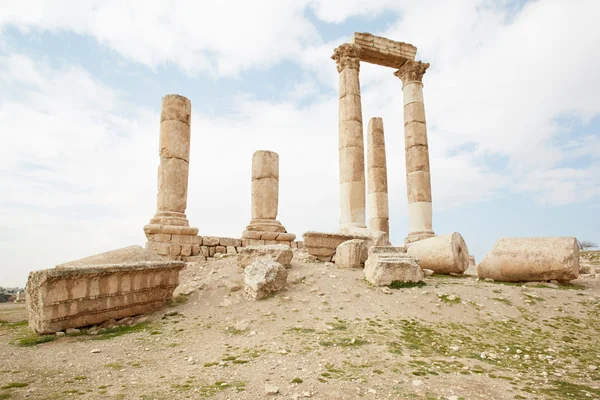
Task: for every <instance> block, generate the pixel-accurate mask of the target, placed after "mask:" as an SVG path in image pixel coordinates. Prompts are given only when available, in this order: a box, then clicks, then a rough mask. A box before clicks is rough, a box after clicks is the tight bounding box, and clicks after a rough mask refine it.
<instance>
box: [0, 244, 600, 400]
mask: <svg viewBox="0 0 600 400" xmlns="http://www.w3.org/2000/svg"><path fill="white" fill-rule="evenodd" d="M242 280H243V275H242V272H241V270H240V269H239V268H238V267H237V265H236V258H235V257H225V258H223V259H221V260H211V261H207V262H202V263H197V264H190V265H189V266H188V267H187V268H186V269H185V270H184V271H183V272H182V274H181V282H182V284H181V285H180V287H179V288H178V290H177V292H176V294H177V296H176V297H175V298H174V301H172V302H171V303H170V304H169V306H168V307H166V308H165V309H163V310H160V311H158V312H156V313H153V314H151V315H148V316H147V317H148V321H146V322H142V323H139V324H137V325H133V326H125V327H120V328H118V327H117V328H113V329H111V330H108V331H104V332H102V331H101V332H99V333H96V334H89V332H86V331H82V332H79V333H72V334H68V335H66V336H62V337H56V335H52V336H49V337H43V338H37V337H35V336H33V335H32V334H31V332H30V331H29V328H28V327H27V324H26V322H22V321H24V320H25V319H26V316H27V315H26V311H25V306H24V305H22V304H3V305H1V307H0V320H2V322H1V323H0V356H1V359H2V360H3V366H2V367H1V368H0V369H1V371H0V387H1V389H0V399H21V398H29V399H64V398H78V399H147V400H148V399H196V398H214V399H263V398H280V399H302V398H314V399H331V400H333V399H357V398H365V399H450V400H458V399H565V398H570V399H600V381H599V380H600V369H598V367H600V344H599V341H598V337H599V333H600V319H599V318H598V317H599V316H600V279H597V278H595V276H594V275H591V276H586V277H584V278H581V279H579V280H577V281H573V282H572V283H571V284H570V285H567V286H561V285H555V284H549V283H544V284H528V285H526V286H524V285H521V284H502V283H497V282H484V281H478V280H477V279H476V278H475V277H448V276H432V277H428V278H426V280H425V285H424V286H422V287H412V288H401V289H388V288H385V289H381V288H379V289H378V288H374V287H371V286H370V285H369V284H368V283H367V282H366V281H365V280H364V279H363V271H362V270H341V269H337V268H336V267H335V266H334V265H333V264H331V263H320V262H315V261H313V260H310V259H309V258H307V257H306V254H305V253H303V252H297V253H296V256H295V258H294V261H293V263H292V268H291V269H290V272H289V277H288V287H287V289H286V290H284V291H282V292H279V293H277V294H276V295H275V296H273V297H271V298H268V299H266V300H261V301H256V302H252V301H248V300H246V299H244V298H243V296H242V290H238V289H239V287H241V286H243V283H242ZM386 292H388V293H386ZM50 340H52V341H50ZM44 341H47V342H46V343H40V342H44ZM267 391H269V392H278V393H277V394H267Z"/></svg>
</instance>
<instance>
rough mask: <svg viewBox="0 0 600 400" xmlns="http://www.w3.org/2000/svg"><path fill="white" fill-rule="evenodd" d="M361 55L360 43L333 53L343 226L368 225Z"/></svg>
mask: <svg viewBox="0 0 600 400" xmlns="http://www.w3.org/2000/svg"><path fill="white" fill-rule="evenodd" d="M360 55H361V47H360V46H358V45H356V44H350V43H345V44H342V45H340V46H339V47H337V48H336V49H335V50H334V54H333V56H331V58H332V59H333V60H335V62H336V64H337V70H338V72H339V73H340V75H339V113H338V139H339V140H338V142H339V144H338V149H339V175H340V226H341V227H345V226H357V227H365V218H366V215H365V213H366V197H365V160H364V144H363V123H362V106H361V97H360V80H359V70H360ZM336 247H337V246H336Z"/></svg>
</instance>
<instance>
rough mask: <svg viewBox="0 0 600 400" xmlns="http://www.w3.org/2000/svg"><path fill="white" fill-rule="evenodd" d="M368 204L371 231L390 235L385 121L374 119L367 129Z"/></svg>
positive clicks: (370, 121)
mask: <svg viewBox="0 0 600 400" xmlns="http://www.w3.org/2000/svg"><path fill="white" fill-rule="evenodd" d="M367 190H368V197H367V200H368V201H367V204H368V205H369V229H373V230H376V231H382V232H385V233H387V234H388V235H389V233H390V225H389V209H388V183H387V163H386V155H385V137H384V133H383V120H382V119H381V118H379V117H374V118H371V119H370V120H369V126H368V129H367Z"/></svg>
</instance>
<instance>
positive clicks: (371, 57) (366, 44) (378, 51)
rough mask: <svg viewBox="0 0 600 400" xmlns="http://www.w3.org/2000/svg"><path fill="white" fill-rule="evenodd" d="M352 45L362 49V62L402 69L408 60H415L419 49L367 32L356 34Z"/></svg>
mask: <svg viewBox="0 0 600 400" xmlns="http://www.w3.org/2000/svg"><path fill="white" fill-rule="evenodd" d="M351 43H354V44H357V45H359V46H360V48H361V50H362V51H361V52H360V60H361V61H364V62H368V63H372V64H377V65H382V66H384V67H391V68H400V67H401V66H402V65H403V64H404V63H405V62H406V61H407V60H414V59H415V56H416V54H417V48H416V47H415V46H413V45H412V44H410V43H404V42H398V41H395V40H390V39H387V38H384V37H381V36H375V35H373V34H371V33H367V32H355V33H354V36H353V37H352V40H351Z"/></svg>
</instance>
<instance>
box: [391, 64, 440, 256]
mask: <svg viewBox="0 0 600 400" xmlns="http://www.w3.org/2000/svg"><path fill="white" fill-rule="evenodd" d="M427 68H429V63H423V62H421V61H407V62H406V63H405V64H404V65H403V66H402V67H400V69H399V70H398V71H396V72H395V73H394V75H396V76H397V77H398V78H400V79H401V80H402V93H403V97H404V146H405V151H406V192H407V196H408V223H409V233H408V236H407V237H406V239H404V242H405V244H407V245H409V244H410V243H412V242H416V241H419V240H422V239H425V238H428V237H432V236H435V233H434V232H433V229H432V209H431V176H430V171H429V149H428V146H427V125H426V122H425V105H424V103H423V75H424V74H425V71H426V70H427Z"/></svg>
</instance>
